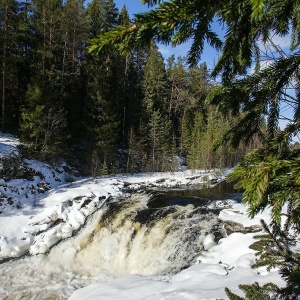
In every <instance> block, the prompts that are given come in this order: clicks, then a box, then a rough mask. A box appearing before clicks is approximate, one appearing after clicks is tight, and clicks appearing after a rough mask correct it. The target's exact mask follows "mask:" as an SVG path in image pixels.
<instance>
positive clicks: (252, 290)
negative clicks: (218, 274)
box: [225, 282, 277, 300]
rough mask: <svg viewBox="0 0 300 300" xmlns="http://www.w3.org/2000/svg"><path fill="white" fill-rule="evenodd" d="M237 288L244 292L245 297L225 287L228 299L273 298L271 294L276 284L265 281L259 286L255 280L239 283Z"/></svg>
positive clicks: (260, 299)
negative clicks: (249, 282)
mask: <svg viewBox="0 0 300 300" xmlns="http://www.w3.org/2000/svg"><path fill="white" fill-rule="evenodd" d="M239 288H240V289H241V290H242V291H243V292H244V293H245V298H244V297H240V296H238V295H236V294H234V293H232V292H231V291H230V290H229V289H228V288H225V292H226V295H227V296H228V298H229V300H258V299H259V300H271V299H273V297H272V294H273V293H274V292H275V290H276V288H277V286H276V285H275V284H273V283H266V284H264V285H263V286H260V285H259V284H258V283H257V282H254V283H253V284H251V285H247V284H240V285H239Z"/></svg>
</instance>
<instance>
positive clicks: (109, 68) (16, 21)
mask: <svg viewBox="0 0 300 300" xmlns="http://www.w3.org/2000/svg"><path fill="white" fill-rule="evenodd" d="M84 2H85V1H83V0H66V1H62V0H31V1H30V0H26V1H15V0H0V40H1V45H2V46H1V50H0V51H1V52H0V57H1V104H2V105H1V126H2V131H6V132H12V133H19V134H20V137H21V140H22V141H23V142H24V144H25V145H26V146H25V147H24V149H23V151H26V152H27V154H28V155H30V156H32V157H35V158H38V159H41V160H45V161H59V160H66V161H68V162H72V163H75V164H76V166H77V167H80V168H81V170H82V171H83V172H84V173H85V174H90V175H93V176H97V175H101V174H107V173H114V172H140V171H170V170H176V168H177V165H178V160H177V158H176V157H183V158H185V159H186V162H187V164H188V167H189V168H192V169H197V168H212V167H225V166H232V165H234V164H236V163H237V162H239V161H240V160H241V158H242V157H243V156H244V154H245V153H246V152H247V151H249V150H250V148H253V147H257V146H258V145H259V142H258V141H257V144H256V145H251V146H250V148H249V146H248V147H246V146H245V145H240V147H239V149H238V150H233V149H230V148H229V147H228V146H226V147H225V146H220V147H218V148H217V150H216V151H213V150H214V149H213V147H214V145H215V144H216V143H217V142H218V140H219V139H220V137H221V136H222V135H223V134H224V132H225V131H226V130H227V129H228V128H230V127H231V126H233V125H234V124H236V122H237V120H236V118H233V117H231V116H230V115H228V116H227V117H226V118H224V117H222V116H221V115H220V114H219V113H218V112H217V111H216V109H215V107H214V106H211V105H209V104H207V102H206V98H207V95H208V93H209V92H210V90H211V89H212V88H213V87H214V83H213V81H212V80H211V79H210V76H209V70H208V69H207V67H206V65H205V63H203V64H200V65H199V66H197V67H194V68H189V67H188V66H187V64H186V62H185V59H184V58H181V57H179V58H177V59H176V58H175V57H174V56H172V57H170V58H169V59H167V61H166V63H165V62H164V59H163V57H162V55H161V53H160V52H159V51H158V48H157V46H156V45H155V43H152V44H151V45H150V46H149V47H148V48H147V49H145V48H143V49H142V48H136V49H134V50H133V51H132V52H131V53H130V54H128V55H126V56H124V55H121V54H120V53H119V52H118V51H117V50H115V51H111V52H110V53H105V54H104V53H102V54H101V55H99V56H92V55H90V54H89V53H88V51H87V46H88V45H89V41H90V40H91V39H93V38H94V37H96V36H98V35H99V34H101V33H104V32H107V31H109V30H110V29H112V28H113V27H115V26H117V25H127V24H129V23H130V22H131V21H130V18H129V15H128V12H127V10H126V7H123V8H122V10H121V11H119V10H118V8H117V7H116V5H115V3H114V1H113V0H93V1H91V2H90V3H88V5H84Z"/></svg>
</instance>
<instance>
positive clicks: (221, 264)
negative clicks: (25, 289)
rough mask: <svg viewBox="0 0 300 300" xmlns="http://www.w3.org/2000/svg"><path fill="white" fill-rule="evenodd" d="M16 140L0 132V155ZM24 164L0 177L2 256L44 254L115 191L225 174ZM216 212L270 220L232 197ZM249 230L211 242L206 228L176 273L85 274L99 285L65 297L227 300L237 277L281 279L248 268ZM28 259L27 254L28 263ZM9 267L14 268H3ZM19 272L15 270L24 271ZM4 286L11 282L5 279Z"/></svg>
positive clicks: (240, 219) (242, 218)
mask: <svg viewBox="0 0 300 300" xmlns="http://www.w3.org/2000/svg"><path fill="white" fill-rule="evenodd" d="M17 145H18V140H17V139H16V138H14V137H13V136H8V135H3V134H2V135H0V153H2V154H0V157H4V156H9V155H15V156H18V155H19V152H18V150H17V149H16V146H17ZM21 165H22V168H24V165H25V168H26V170H27V169H30V170H35V171H36V172H33V173H31V175H30V176H29V178H28V179H24V178H23V179H22V178H9V179H0V195H1V198H0V212H1V214H0V260H3V259H4V260H7V259H10V258H13V257H19V256H22V255H24V254H29V255H37V256H36V257H37V258H39V257H40V256H41V255H43V254H46V255H47V253H49V251H51V248H52V247H53V246H54V245H55V244H57V243H58V242H60V241H61V240H64V239H67V238H70V237H72V236H73V235H74V233H76V232H77V231H78V230H79V229H80V228H82V227H83V226H84V224H86V223H87V222H89V218H91V216H92V215H93V214H94V213H95V212H96V211H99V209H100V208H101V207H104V206H105V205H106V203H108V202H112V201H117V199H118V197H121V196H124V193H127V192H128V191H136V192H138V191H142V190H143V189H145V188H149V187H170V188H172V187H178V186H183V185H192V184H199V183H203V182H207V181H209V180H213V181H214V182H217V181H220V180H222V179H224V176H225V175H226V172H216V171H214V172H205V171H198V172H190V171H184V172H175V173H154V174H135V175H116V176H111V177H102V178H96V179H93V178H83V179H77V180H76V181H74V182H66V181H68V180H70V176H66V174H65V173H64V172H63V171H62V169H61V168H57V169H53V168H52V167H50V166H47V165H45V164H42V163H40V162H37V161H33V160H22V163H21ZM221 205H222V203H220V206H221ZM219 218H220V219H221V220H229V221H234V222H238V223H240V224H243V225H244V226H245V227H246V226H251V225H259V220H260V219H264V220H268V219H269V212H268V211H265V212H264V213H262V214H260V215H258V216H256V218H255V219H252V220H250V219H249V218H248V217H247V209H246V207H245V206H244V205H242V204H238V203H236V204H233V205H232V207H230V208H225V209H224V210H222V211H221V213H220V216H219ZM254 235H255V234H254V233H248V234H242V233H233V234H231V235H229V236H228V237H225V238H223V239H221V240H220V241H219V243H218V244H217V245H214V243H213V242H212V241H211V237H210V235H209V234H208V235H207V237H206V238H205V240H204V241H203V243H204V244H205V245H206V246H205V247H204V248H205V249H206V250H205V251H203V252H202V253H201V254H200V253H199V257H198V258H197V259H196V261H195V265H193V266H191V267H189V268H187V269H185V270H183V271H181V272H179V273H178V274H176V275H174V276H141V275H138V274H136V275H134V274H133V275H127V276H123V277H119V278H115V279H112V278H110V279H109V280H108V279H106V280H103V282H100V281H102V280H99V279H98V280H95V279H93V280H92V279H91V280H89V279H88V278H85V283H84V285H86V284H88V283H89V282H90V283H93V282H95V281H96V283H93V284H91V285H88V286H87V287H85V288H82V289H78V290H77V291H75V292H74V293H73V294H72V296H71V298H70V299H72V300H76V299H80V300H82V299H136V300H137V299H172V300H173V299H197V300H199V299H226V295H225V292H224V288H225V287H229V288H230V289H232V291H233V292H237V293H239V294H241V293H240V291H239V289H238V284H241V283H243V284H249V283H254V282H255V281H257V282H259V283H261V284H263V283H266V282H269V281H272V282H274V283H276V284H278V285H283V284H284V283H283V281H282V280H281V278H280V276H279V274H278V273H277V271H276V270H274V271H272V272H267V271H266V270H265V269H260V270H253V269H251V263H253V262H254V259H255V253H254V250H251V249H250V248H249V245H251V244H252V243H253V242H254V239H253V236H254ZM54 249H55V248H54ZM50 253H51V252H50ZM58 255H59V254H58ZM32 259H33V258H28V261H29V263H30V261H32ZM9 263H10V262H6V263H4V264H2V265H0V273H1V272H2V273H1V274H6V273H5V272H8V273H9V272H10V273H9V274H10V276H12V275H11V274H13V272H14V271H13V270H14V269H13V268H14V266H17V265H18V260H17V261H14V262H13V263H11V264H10V265H7V269H6V270H5V267H6V264H9ZM22 263H23V262H22ZM26 263H28V262H26ZM36 263H37V260H35V261H34V263H33V261H32V265H34V264H36ZM66 263H67V262H66ZM20 265H21V260H20ZM1 268H2V271H1ZM8 268H11V270H10V271H8ZM15 268H16V267H15ZM20 270H24V268H23V269H20ZM20 270H19V271H18V273H19V276H20V272H22V271H20ZM4 276H6V275H4ZM74 276H75V275H74ZM75 277H76V276H75ZM70 282H71V280H70V281H69V284H70V286H71V283H70ZM5 284H7V285H9V281H8V282H6V283H5ZM49 284H51V283H49ZM65 284H66V285H68V283H65ZM79 286H80V285H79ZM81 286H82V285H81ZM45 288H46V289H47V285H46V287H45ZM74 289H76V285H75V287H73V288H70V289H67V290H68V292H66V294H64V298H65V297H66V296H67V297H68V296H70V295H71V293H72V292H73V290H74ZM1 292H2V294H1ZM7 293H9V288H7V289H6V288H5V287H2V288H1V284H0V298H1V296H2V295H8V294H7ZM31 298H34V296H33V295H32V294H31V296H28V299H31ZM41 299H42V298H41Z"/></svg>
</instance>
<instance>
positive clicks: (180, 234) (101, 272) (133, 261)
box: [0, 187, 239, 299]
mask: <svg viewBox="0 0 300 300" xmlns="http://www.w3.org/2000/svg"><path fill="white" fill-rule="evenodd" d="M219 188H220V187H219ZM236 197H237V195H236V194H228V192H226V191H225V194H224V190H222V192H221V191H220V190H219V192H217V191H216V190H214V191H211V190H208V189H203V190H201V191H197V190H196V189H191V190H185V191H183V190H177V191H171V192H168V193H166V191H156V192H155V193H154V194H153V195H152V196H151V197H149V195H141V194H138V195H132V196H130V197H128V198H124V199H119V201H118V202H112V203H110V204H109V205H108V206H106V207H105V208H103V209H101V210H99V211H98V212H96V213H95V214H94V215H93V216H92V217H91V218H90V220H89V222H88V223H87V225H86V226H85V227H84V228H83V229H82V230H81V231H80V232H79V234H78V235H77V236H76V237H72V238H70V239H68V240H65V241H63V242H62V243H60V244H59V245H57V246H55V247H54V248H52V250H51V251H50V253H49V254H47V255H40V256H36V257H26V258H23V259H17V260H14V261H10V262H6V263H3V264H1V265H0V298H1V299H66V298H67V297H69V296H70V295H71V293H72V292H73V291H74V290H75V289H78V288H80V287H83V286H85V285H87V284H90V283H93V282H95V281H106V280H111V279H112V278H115V277H118V276H123V275H127V274H140V275H171V274H175V273H177V272H179V271H180V270H181V269H183V268H186V267H188V266H190V265H191V264H193V262H194V259H195V257H197V256H198V255H199V253H200V252H201V251H203V250H206V249H208V248H209V247H210V246H211V245H212V244H213V243H214V242H217V241H218V239H220V238H221V237H222V236H223V234H224V233H223V229H222V224H221V223H220V221H219V220H218V218H217V216H218V210H216V209H210V208H208V207H209V206H210V205H211V204H212V202H214V201H216V200H221V199H228V198H231V199H233V198H235V199H236ZM238 197H239V196H238Z"/></svg>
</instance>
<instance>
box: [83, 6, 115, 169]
mask: <svg viewBox="0 0 300 300" xmlns="http://www.w3.org/2000/svg"><path fill="white" fill-rule="evenodd" d="M87 17H88V20H89V21H90V23H89V32H90V37H93V36H94V35H95V34H98V33H100V34H101V33H103V32H106V31H107V30H109V29H111V28H113V27H114V26H115V25H117V22H118V10H117V8H116V6H115V3H114V2H113V1H102V0H94V1H92V2H91V3H89V5H88V8H87ZM117 70H118V53H117V52H116V51H114V52H111V53H109V54H104V55H100V56H98V57H91V56H88V57H87V61H86V65H85V72H86V74H87V87H88V90H87V117H86V123H87V126H88V129H89V132H90V134H89V148H90V150H89V153H90V154H89V155H90V157H92V153H93V157H94V156H95V155H98V157H99V158H98V161H99V164H100V169H102V170H103V168H104V167H105V168H104V169H107V170H108V172H112V171H113V170H114V169H115V167H116V163H117V150H118V142H119V130H120V122H119V120H118V104H117V105H116V103H118V91H119V90H118V87H117V85H118V80H117V77H116V74H117ZM96 175H101V173H100V174H96Z"/></svg>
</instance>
